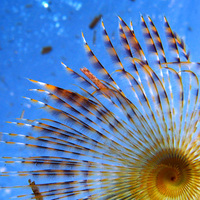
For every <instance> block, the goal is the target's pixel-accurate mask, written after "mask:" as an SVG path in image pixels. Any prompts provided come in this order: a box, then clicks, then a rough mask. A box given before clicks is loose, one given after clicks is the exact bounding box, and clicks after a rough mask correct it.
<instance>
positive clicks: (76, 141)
mask: <svg viewBox="0 0 200 200" xmlns="http://www.w3.org/2000/svg"><path fill="white" fill-rule="evenodd" d="M148 21H149V27H148V26H147V24H146V22H145V20H144V18H143V17H141V24H142V31H143V34H144V38H145V39H146V45H147V49H148V53H147V54H146V55H147V56H148V58H149V59H147V58H146V57H145V53H144V51H143V49H142V46H141V45H140V43H139V42H138V40H137V38H136V34H135V33H134V31H133V28H132V23H131V28H129V26H127V24H126V23H125V22H124V21H123V20H122V19H121V18H119V34H120V39H121V42H122V47H123V49H124V53H125V54H126V56H125V57H126V59H125V60H123V62H126V64H123V63H122V61H121V59H120V57H121V56H119V55H118V54H117V52H116V50H115V49H114V47H113V44H112V42H111V41H110V39H109V36H108V34H107V32H106V29H105V27H104V24H103V22H102V27H103V38H104V42H105V45H106V47H107V50H108V53H109V55H110V56H111V58H112V60H113V62H114V66H115V69H112V71H113V73H110V72H109V70H110V68H105V67H104V66H103V65H102V64H101V62H100V61H99V60H98V59H97V57H96V56H95V55H94V53H93V51H92V50H91V49H90V47H89V45H88V44H87V42H86V40H85V39H84V36H83V41H84V46H85V49H86V52H87V54H88V56H89V59H90V60H91V63H92V65H93V67H94V69H95V70H96V72H97V73H92V72H91V71H90V70H89V69H87V68H85V67H84V68H82V69H81V71H82V72H83V74H82V75H80V74H79V73H77V72H75V71H73V69H71V68H69V67H67V66H65V65H64V64H63V65H64V67H65V69H66V71H67V72H68V73H69V74H71V76H73V78H74V79H76V80H77V81H79V82H80V84H79V85H78V89H79V92H75V91H70V90H67V89H63V88H59V87H56V86H54V85H50V84H46V83H42V82H38V81H35V80H30V81H32V82H33V83H36V84H38V85H39V86H41V88H42V89H33V91H37V92H39V93H41V94H45V95H46V96H47V97H49V99H50V100H51V102H50V103H49V104H47V103H43V102H42V101H38V100H35V99H30V98H27V99H28V100H30V101H31V102H33V103H37V104H39V105H40V106H41V107H42V108H43V109H44V110H47V111H48V112H49V113H50V114H52V115H54V116H55V118H51V119H47V118H43V119H39V120H30V119H20V120H21V122H17V123H16V122H15V124H17V125H20V126H23V127H24V126H27V127H29V128H30V129H31V133H27V134H16V133H2V141H1V142H2V143H3V144H2V145H7V146H9V145H10V147H13V146H14V149H15V155H13V156H6V157H5V156H4V157H2V158H1V160H2V161H1V162H2V163H4V164H6V167H7V168H8V169H10V168H9V167H10V166H11V165H12V166H14V167H15V170H16V169H17V170H16V171H13V168H12V170H7V171H2V172H1V174H0V176H1V179H2V180H3V181H4V185H3V186H1V189H12V190H16V191H17V192H18V193H19V194H17V196H16V197H17V198H21V199H109V200H111V199H113V200H114V199H127V200H128V199H145V200H147V199H153V200H165V199H167V200H170V199H171V200H172V199H173V200H175V199H181V200H184V199H185V200H186V199H200V157H199V153H200V148H199V144H200V143H199V126H198V123H199V115H200V112H199V105H200V98H199V78H198V74H197V72H198V67H199V63H194V62H191V61H190V58H189V54H188V53H187V51H186V48H185V44H184V42H183V41H182V40H181V39H180V38H179V37H178V35H177V34H176V33H175V32H173V31H172V30H171V28H170V26H169V24H168V22H167V20H166V19H165V18H164V23H165V32H166V35H167V41H168V44H169V47H170V48H169V49H170V51H168V53H167V55H168V54H171V58H170V59H169V58H168V57H166V49H165V50H164V47H163V44H162V41H161V39H160V36H159V33H158V31H157V29H156V27H155V25H154V23H153V22H152V20H151V19H150V18H148ZM54 103H56V104H55V106H53V105H52V104H54ZM12 123H13V122H12ZM18 148H21V149H24V150H26V152H27V151H29V152H30V155H27V157H26V156H19V151H18V152H16V149H18ZM31 153H32V154H31ZM18 169H19V170H18ZM11 178H12V180H13V179H15V180H16V181H17V183H15V185H11V184H9V183H8V180H11ZM21 179H22V180H24V181H25V182H23V184H21ZM32 181H33V182H32Z"/></svg>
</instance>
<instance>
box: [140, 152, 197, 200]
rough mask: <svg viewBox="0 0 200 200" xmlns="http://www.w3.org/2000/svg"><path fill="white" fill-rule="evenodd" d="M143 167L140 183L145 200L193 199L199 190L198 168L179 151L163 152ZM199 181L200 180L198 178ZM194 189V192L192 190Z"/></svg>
mask: <svg viewBox="0 0 200 200" xmlns="http://www.w3.org/2000/svg"><path fill="white" fill-rule="evenodd" d="M146 163H147V164H146V165H145V166H143V167H142V170H141V173H140V176H139V179H138V181H139V182H140V188H141V189H142V190H143V193H142V195H143V196H141V197H142V198H144V199H153V200H164V199H168V200H169V199H193V198H192V197H194V196H195V192H192V191H195V190H196V189H197V185H198V184H197V182H198V181H199V180H197V179H196V177H197V176H196V175H197V174H196V171H198V170H196V166H194V165H193V164H192V162H191V161H190V160H189V159H188V158H187V156H184V154H182V153H181V152H179V151H177V150H174V151H173V150H169V149H167V150H162V151H161V152H159V153H157V154H155V155H154V156H153V157H152V158H151V159H150V160H148V161H147V162H146ZM198 179H199V178H198ZM190 188H192V190H191V189H190Z"/></svg>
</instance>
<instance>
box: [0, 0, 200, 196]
mask: <svg viewBox="0 0 200 200" xmlns="http://www.w3.org/2000/svg"><path fill="white" fill-rule="evenodd" d="M149 2H150V1H149V0H135V1H133V0H132V1H131V0H120V1H119V0H109V1H106V0H101V1H100V0H57V1H54V0H52V1H48V0H47V1H42V0H29V1H24V0H18V1H15V0H9V1H7V0H1V1H0V131H14V130H15V129H16V127H15V126H14V125H10V124H7V123H5V122H6V121H15V118H17V117H20V115H21V113H22V111H23V110H25V113H24V117H25V118H32V119H34V118H38V117H39V115H40V114H41V113H40V111H38V109H36V108H35V106H34V105H32V104H31V103H30V102H29V101H27V100H26V99H23V98H22V97H23V96H31V97H35V96H36V95H35V94H34V93H33V92H30V91H28V89H30V88H37V87H36V86H35V85H34V84H32V83H30V82H29V81H28V80H27V78H31V79H34V80H38V81H42V82H46V83H51V84H55V85H57V86H60V87H64V88H71V87H72V85H71V83H72V82H73V81H71V79H70V78H69V76H68V75H67V74H66V73H65V70H64V68H63V67H62V65H61V61H62V62H64V63H65V64H66V65H68V66H69V67H71V68H73V69H74V70H77V71H79V68H81V67H83V66H86V67H88V66H89V65H90V64H89V62H88V59H87V56H86V54H85V51H84V47H83V41H82V38H81V31H82V32H83V33H84V35H85V38H86V40H87V42H88V43H89V44H90V46H91V48H92V49H93V50H94V52H96V54H97V55H98V57H99V59H101V61H102V63H104V64H106V62H107V61H106V60H104V53H102V49H103V50H105V48H104V47H103V42H102V41H103V40H102V35H101V31H102V28H101V24H100V23H98V24H97V25H96V26H95V27H94V29H90V28H89V24H90V23H91V21H92V20H93V19H94V17H95V16H97V15H99V14H101V15H102V16H103V20H104V23H105V26H106V28H107V31H108V34H109V35H110V36H112V38H113V39H114V42H113V43H114V44H115V46H116V49H117V48H118V45H119V44H118V42H119V40H118V18H117V16H118V15H119V16H120V17H121V18H123V19H124V20H125V21H126V22H127V23H129V21H130V20H132V21H133V26H134V29H135V32H136V34H138V39H139V40H141V41H143V38H142V36H141V30H140V15H141V14H142V15H143V16H144V17H146V16H148V15H149V16H150V17H151V18H152V19H153V21H154V23H155V24H156V25H157V28H158V30H159V31H161V32H162V31H163V27H162V25H163V17H164V16H166V17H167V19H168V21H169V23H170V25H171V27H172V29H173V30H175V31H176V32H177V33H178V34H179V35H180V36H181V37H183V38H184V39H185V41H186V44H187V47H188V49H190V52H191V58H192V60H193V61H196V62H198V61H200V58H199V52H200V39H199V33H200V26H199V18H200V3H199V0H193V1H192V2H193V3H191V1H188V0H182V1H180V0H154V1H151V3H149ZM94 32H96V41H95V44H93V43H94V41H93V35H94ZM45 46H51V47H52V51H51V52H49V53H47V54H41V51H42V48H43V47H45ZM1 155H3V152H1ZM3 184H4V183H3V182H1V181H0V186H3ZM0 199H6V194H2V193H0Z"/></svg>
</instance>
